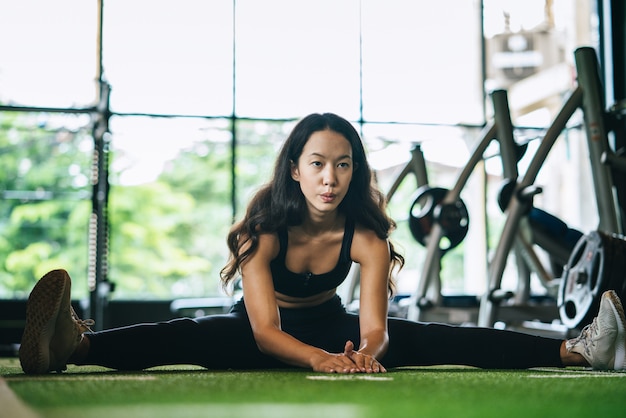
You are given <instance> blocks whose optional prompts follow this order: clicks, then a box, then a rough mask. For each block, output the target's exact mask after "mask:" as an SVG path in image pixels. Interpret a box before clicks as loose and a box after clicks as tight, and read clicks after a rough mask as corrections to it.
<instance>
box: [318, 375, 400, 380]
mask: <svg viewBox="0 0 626 418" xmlns="http://www.w3.org/2000/svg"><path fill="white" fill-rule="evenodd" d="M306 378H307V379H309V380H375V381H390V380H393V377H385V376H372V375H367V374H344V375H323V376H307V377H306Z"/></svg>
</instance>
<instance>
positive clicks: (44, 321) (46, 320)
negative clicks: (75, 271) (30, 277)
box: [19, 270, 93, 374]
mask: <svg viewBox="0 0 626 418" xmlns="http://www.w3.org/2000/svg"><path fill="white" fill-rule="evenodd" d="M71 287H72V282H71V280H70V276H69V275H68V274H67V271H65V270H52V271H50V272H49V273H47V274H46V275H45V276H43V277H42V278H41V279H40V280H39V281H38V282H37V284H36V285H35V287H34V288H33V290H32V292H31V293H30V296H29V297H28V302H27V304H26V326H25V328H24V334H23V335H22V343H21V345H20V350H19V354H20V364H21V365H22V370H24V373H27V374H42V373H48V372H53V371H56V372H59V373H60V372H62V371H63V370H65V369H67V360H68V359H69V358H70V356H71V355H72V353H73V352H74V350H76V347H78V344H79V343H80V341H81V339H82V338H83V333H84V332H86V331H91V330H90V328H89V326H91V325H93V321H92V320H85V321H83V320H81V319H79V318H78V316H77V315H76V312H74V309H73V308H72V305H71V295H70V291H71Z"/></svg>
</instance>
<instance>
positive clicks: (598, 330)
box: [566, 290, 626, 370]
mask: <svg viewBox="0 0 626 418" xmlns="http://www.w3.org/2000/svg"><path fill="white" fill-rule="evenodd" d="M625 328H626V318H625V317H624V308H623V307H622V303H621V302H620V300H619V297H618V296H617V293H615V291H613V290H607V291H606V292H604V293H603V294H602V299H601V300H600V310H599V311H598V316H597V317H595V318H594V319H593V322H592V323H591V324H589V325H587V326H585V327H584V328H583V329H582V332H581V333H580V336H578V338H574V339H571V340H568V341H567V343H566V347H567V350H568V351H570V352H573V353H578V354H581V355H582V356H583V357H584V358H585V359H586V360H587V361H588V362H589V364H590V365H591V367H593V368H594V369H596V370H610V369H613V370H622V369H624V368H626V348H625V346H626V332H625V331H624V329H625Z"/></svg>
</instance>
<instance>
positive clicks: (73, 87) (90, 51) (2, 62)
mask: <svg viewBox="0 0 626 418" xmlns="http://www.w3.org/2000/svg"><path fill="white" fill-rule="evenodd" d="M69 10H71V13H68V11H69ZM97 22H98V19H97V2H96V1H85V0H58V1H50V2H48V1H38V0H20V1H3V2H1V3H0V39H2V41H1V42H0V57H2V59H0V103H4V104H12V105H23V106H39V107H72V106H81V107H82V106H86V105H90V104H93V103H94V101H95V97H96V91H97V90H96V83H95V80H96V64H97V58H96V57H97V55H96V53H97V44H96V39H97Z"/></svg>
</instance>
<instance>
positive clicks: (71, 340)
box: [19, 270, 284, 374]
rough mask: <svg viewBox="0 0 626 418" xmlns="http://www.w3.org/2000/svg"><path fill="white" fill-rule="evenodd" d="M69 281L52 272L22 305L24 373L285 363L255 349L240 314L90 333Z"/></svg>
mask: <svg viewBox="0 0 626 418" xmlns="http://www.w3.org/2000/svg"><path fill="white" fill-rule="evenodd" d="M70 289H71V280H70V277H69V275H68V274H67V272H66V271H65V270H53V271H51V272H49V273H48V274H46V275H45V276H43V277H42V278H41V279H40V280H39V282H37V284H36V285H35V287H34V288H33V290H32V292H31V294H30V296H29V299H28V303H27V309H26V327H25V329H24V334H23V337H22V342H21V345H20V353H19V354H20V363H21V365H22V369H23V370H24V372H25V373H28V374H41V373H49V372H53V371H56V372H60V371H62V370H65V369H66V365H67V364H68V363H75V364H92V365H101V366H105V367H110V368H114V369H126V370H139V369H144V368H147V367H152V366H159V365H167V364H196V365H201V366H205V367H209V368H215V369H225V368H260V367H284V364H282V363H280V362H279V361H277V360H275V359H272V358H271V357H268V356H265V355H263V354H261V353H260V351H259V350H258V348H257V346H256V343H255V342H254V338H253V335H252V330H251V328H250V324H249V321H248V319H247V316H246V315H245V312H242V311H241V310H239V311H237V310H236V309H233V312H231V313H229V314H225V315H216V316H209V317H204V318H198V319H176V320H172V321H168V322H160V323H153V324H140V325H135V326H130V327H124V328H117V329H112V330H107V331H100V332H87V331H90V330H89V328H88V325H89V324H90V323H89V322H88V321H82V320H80V319H78V317H77V316H76V314H75V313H74V310H73V309H72V307H71V300H70V293H71V291H70Z"/></svg>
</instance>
